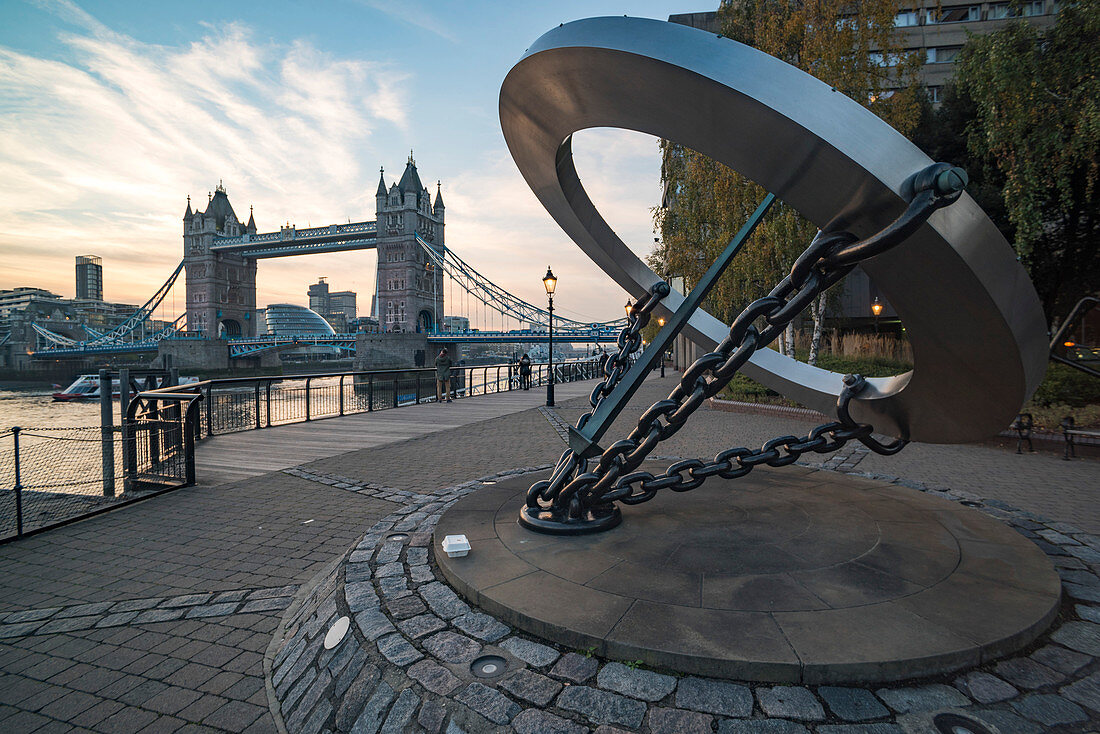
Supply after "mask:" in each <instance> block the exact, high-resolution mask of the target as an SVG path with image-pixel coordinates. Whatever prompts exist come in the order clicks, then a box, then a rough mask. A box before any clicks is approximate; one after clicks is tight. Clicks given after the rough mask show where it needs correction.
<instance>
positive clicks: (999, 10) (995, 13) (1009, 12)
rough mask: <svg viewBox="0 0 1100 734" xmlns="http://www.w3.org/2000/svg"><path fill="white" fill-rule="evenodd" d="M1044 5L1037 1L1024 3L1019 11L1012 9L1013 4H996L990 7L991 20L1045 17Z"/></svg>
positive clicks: (1039, 0)
mask: <svg viewBox="0 0 1100 734" xmlns="http://www.w3.org/2000/svg"><path fill="white" fill-rule="evenodd" d="M1044 5H1045V3H1043V2H1042V0H1037V1H1036V2H1028V3H1023V4H1022V5H1021V6H1020V9H1019V10H1017V9H1016V8H1014V7H1012V4H1011V3H995V4H993V5H990V6H989V18H990V20H1003V19H1004V18H1018V17H1020V16H1021V15H1022V16H1025V17H1031V16H1034V15H1043V11H1044V7H1043V6H1044ZM1055 12H1057V11H1055Z"/></svg>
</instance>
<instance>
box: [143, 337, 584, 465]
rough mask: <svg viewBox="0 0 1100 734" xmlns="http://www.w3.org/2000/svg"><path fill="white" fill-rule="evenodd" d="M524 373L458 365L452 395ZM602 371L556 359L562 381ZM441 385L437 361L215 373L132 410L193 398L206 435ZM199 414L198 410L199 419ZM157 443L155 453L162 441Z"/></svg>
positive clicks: (334, 413)
mask: <svg viewBox="0 0 1100 734" xmlns="http://www.w3.org/2000/svg"><path fill="white" fill-rule="evenodd" d="M533 367H534V368H535V369H534V371H533V374H532V383H533V384H535V385H544V384H546V381H547V380H548V379H549V370H548V364H547V363H545V362H541V363H536V364H535V365H533ZM518 373H519V370H518V367H517V365H516V364H514V363H509V362H496V363H491V364H484V365H464V366H459V367H453V368H452V378H451V388H450V389H451V395H452V396H453V397H470V396H473V395H476V394H485V393H493V392H506V391H510V390H515V389H518V388H519V387H520V383H519V380H518ZM599 374H600V360H599V359H598V358H595V357H593V358H589V359H583V360H577V361H571V362H555V363H554V381H555V382H570V381H574V380H582V379H590V378H594V377H597V376H599ZM349 377H350V378H351V379H348V378H349ZM425 382H427V386H425V384H424V383H425ZM318 383H320V384H318ZM435 386H436V380H435V369H434V368H433V367H413V368H404V369H389V370H387V369H377V370H354V371H350V372H320V373H305V374H297V375H256V376H251V377H227V378H214V379H209V380H203V381H201V382H192V383H188V384H186V385H172V386H166V387H162V388H156V389H150V390H144V391H142V392H140V393H138V394H136V395H135V396H134V399H133V401H131V403H130V406H128V411H127V412H128V415H129V413H130V412H131V411H132V410H136V406H137V404H138V403H139V402H140V403H143V404H146V405H150V407H151V410H150V413H149V416H150V420H152V421H154V422H155V421H156V420H158V419H159V417H160V416H159V413H158V409H157V401H159V400H163V401H166V402H179V403H184V402H185V401H190V402H188V403H187V413H188V416H189V417H188V425H189V432H190V433H191V434H192V435H193V436H194V438H196V439H201V438H203V437H204V436H211V435H215V434H224V433H233V432H237V431H245V430H254V429H262V428H270V427H272V426H276V425H285V424H288V423H297V422H307V421H313V420H316V419H319V418H329V417H338V416H343V415H348V414H353V413H366V412H373V411H375V410H383V409H387V408H397V407H401V406H404V405H413V404H419V403H423V402H433V401H435V400H436V399H437V396H436V393H435V390H433V389H432V388H434V387H435ZM200 398H201V399H202V400H203V402H204V405H203V406H202V409H201V410H199V409H198V408H197V407H196V406H195V405H194V403H195V402H197V400H198V399H200ZM191 414H194V423H193V424H192V423H191V422H190V416H191ZM175 417H176V418H180V417H182V416H175ZM152 448H153V454H155V453H156V451H155V449H156V446H155V445H154V446H153V447H152Z"/></svg>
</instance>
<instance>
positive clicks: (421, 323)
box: [416, 308, 435, 334]
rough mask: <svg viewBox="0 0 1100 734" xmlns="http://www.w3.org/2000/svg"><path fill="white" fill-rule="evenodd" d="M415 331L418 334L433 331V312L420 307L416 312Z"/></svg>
mask: <svg viewBox="0 0 1100 734" xmlns="http://www.w3.org/2000/svg"><path fill="white" fill-rule="evenodd" d="M416 331H417V333H418V334H430V333H432V332H434V331H435V314H433V313H432V312H431V310H430V309H427V308H425V309H421V311H420V313H419V314H417V316H416Z"/></svg>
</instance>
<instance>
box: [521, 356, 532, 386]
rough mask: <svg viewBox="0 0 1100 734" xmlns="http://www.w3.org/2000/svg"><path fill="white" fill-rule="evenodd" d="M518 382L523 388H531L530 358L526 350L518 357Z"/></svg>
mask: <svg viewBox="0 0 1100 734" xmlns="http://www.w3.org/2000/svg"><path fill="white" fill-rule="evenodd" d="M519 384H520V387H522V388H523V389H524V390H530V389H531V358H530V357H528V356H527V352H524V353H523V356H522V357H520V358H519Z"/></svg>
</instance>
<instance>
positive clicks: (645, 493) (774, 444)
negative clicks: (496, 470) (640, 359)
mask: <svg viewBox="0 0 1100 734" xmlns="http://www.w3.org/2000/svg"><path fill="white" fill-rule="evenodd" d="M957 170H958V169H952V168H951V167H950V166H948V165H946V164H942V163H941V164H935V165H933V166H930V167H929V168H928V169H926V170H924V171H922V172H920V173H919V174H918V175H917V176H916V177H914V188H915V192H914V196H913V198H912V200H911V201H910V204H909V207H908V208H907V209H906V211H905V212H904V213H903V214H902V215H901V216H900V217H898V219H897V220H895V221H894V222H893V223H892V224H890V225H889V226H888V227H886V228H885V229H884V230H882V231H881V232H878V233H876V234H874V235H872V236H871V237H868V238H867V239H865V240H859V238H857V237H855V236H854V235H852V234H851V233H849V232H834V233H822V232H818V234H817V236H816V237H814V239H813V241H812V242H811V243H810V245H809V246H808V247H807V248H806V250H805V251H804V252H803V253H802V254H801V255H800V256H799V257H798V258H797V259H796V260H795V263H794V265H793V266H792V268H791V272H790V274H788V275H787V276H786V277H785V278H783V280H781V281H780V282H779V283H778V284H776V286H775V287H774V288H773V289H772V290H771V292H770V293H769V294H768V295H767V296H765V297H763V298H760V299H757V300H756V301H753V302H752V303H750V304H749V305H748V306H747V307H746V308H745V309H744V310H743V311H742V312H741V313H740V314H739V315H738V316H737V318H736V319H734V321H733V323H732V324H731V325H730V329H729V333H728V335H727V336H726V337H725V338H724V339H723V340H722V342H721V343H719V344H718V346H717V348H716V349H715V351H714V352H711V353H709V354H705V355H703V356H702V357H700V358H699V359H698V360H696V361H695V363H694V364H692V365H691V366H690V367H688V368H687V369H686V370H685V371H684V373H683V375H682V376H681V378H680V382H679V384H678V385H677V386H676V387H675V388H674V389H673V390H672V392H671V393H670V394H669V396H668V398H667V399H665V400H660V401H657V402H656V403H654V404H653V405H652V406H650V407H649V408H648V409H647V410H645V411H644V412H643V413H642V415H641V417H640V418H639V419H638V424H637V426H636V427H635V428H634V430H633V431H631V433H630V435H629V436H627V437H626V438H625V439H622V440H620V441H617V442H615V443H614V444H612V445H611V446H609V447H608V448H607V449H606V450H605V451H604V453H603V454H602V455H601V456H600V458H599V461H598V462H597V465H596V467H595V468H594V469H593V470H592V471H589V470H588V463H589V462H588V460H587V459H582V458H580V457H579V456H577V455H576V453H574V452H573V451H572V450H571V449H570V450H567V451H565V453H563V454H562V455H561V458H560V459H559V460H558V464H557V467H556V469H555V471H554V473H553V475H552V476H551V478H550V479H549V480H545V481H541V482H538V483H536V484H534V485H532V486H531V488H530V490H528V493H527V507H528V508H530V509H532V510H538V509H540V508H541V509H546V510H551V511H552V512H553V514H554V515H555V516H556V517H557V518H558V520H559V521H561V522H568V521H570V520H577V519H579V518H581V517H582V516H583V515H584V513H585V512H586V511H591V510H593V509H597V510H603V511H607V510H610V509H611V507H612V506H613V505H612V503H614V502H622V503H624V504H627V505H636V504H640V503H642V502H646V501H647V500H650V499H652V498H653V497H654V496H655V495H656V494H657V492H658V491H659V490H661V489H670V490H672V491H674V492H686V491H688V490H691V489H695V488H696V487H698V486H699V485H701V484H702V483H703V482H704V481H705V480H706V479H707V478H708V477H712V476H719V477H722V478H723V479H734V478H737V477H743V476H745V475H746V474H748V473H749V472H751V471H752V470H753V468H755V467H757V466H759V465H761V464H767V465H769V466H777V467H778V466H786V465H788V464H792V463H794V462H795V461H797V460H798V459H799V458H800V457H801V456H802V455H803V454H805V453H809V452H814V453H821V454H825V453H831V452H833V451H836V450H837V449H839V448H841V447H842V446H844V445H845V444H846V443H847V442H848V441H852V440H858V441H860V442H862V443H864V444H865V445H866V446H867V447H868V448H870V449H871V450H872V451H875V452H877V453H881V454H893V453H897V452H898V451H900V450H901V449H902V448H903V447H904V446H905V445H906V443H908V442H907V441H906V440H905V439H897V440H895V441H892V442H890V443H882V442H880V441H878V440H877V439H874V438H872V437H871V433H872V430H873V429H872V427H871V426H870V425H868V424H865V423H864V424H861V423H856V422H855V421H854V420H853V419H852V418H851V416H850V414H849V403H850V402H851V400H852V399H853V398H854V397H856V396H857V395H858V394H859V393H860V392H861V391H862V390H863V388H864V387H865V385H866V381H865V380H864V378H863V377H861V376H859V375H847V376H845V378H844V385H845V387H844V389H843V390H842V391H841V394H840V396H839V398H838V400H837V416H838V418H839V420H836V421H832V422H829V423H825V424H823V425H820V426H817V427H816V428H814V429H813V430H812V431H810V432H809V433H808V434H807V435H806V436H801V437H799V436H779V437H777V438H773V439H771V440H770V441H768V442H766V443H765V444H764V445H763V446H762V447H761V448H759V449H757V450H752V449H748V448H746V447H742V446H738V447H734V448H730V449H726V450H725V451H721V452H719V453H718V454H717V455H715V457H714V458H713V459H712V460H711V461H709V462H704V461H703V460H701V459H687V460H685V461H679V462H677V463H675V464H672V465H671V466H669V467H668V469H667V470H666V471H665V472H664V474H662V475H660V476H655V475H653V474H651V473H650V472H647V471H636V470H637V468H638V466H639V465H640V464H641V463H642V462H643V461H644V460H645V458H646V456H648V455H649V454H650V452H652V451H653V449H654V448H655V447H656V446H657V444H659V443H660V442H661V441H664V440H665V439H667V438H669V437H670V436H672V435H673V434H675V433H676V432H677V431H678V430H680V428H682V427H683V425H684V424H685V423H686V422H687V419H688V418H689V417H690V416H691V414H692V413H694V412H695V411H696V410H697V409H698V408H699V406H701V405H702V404H703V403H704V402H705V401H706V400H707V399H709V398H711V397H713V396H714V395H715V394H717V393H718V391H719V390H721V389H722V388H723V387H725V386H726V385H727V384H728V383H729V381H730V380H731V379H732V378H733V376H734V375H735V374H737V372H738V371H740V369H741V368H742V367H743V366H744V365H745V363H746V362H748V361H749V359H750V358H751V357H752V355H753V353H754V352H756V350H758V349H761V348H764V347H766V346H767V345H768V344H770V343H771V342H772V341H774V340H775V339H776V338H777V337H778V336H779V334H780V333H782V331H783V330H784V329H785V328H786V327H787V325H788V324H790V322H791V321H792V320H794V319H795V317H797V316H798V314H800V313H801V312H802V311H803V310H805V308H806V307H807V306H809V304H810V303H812V302H813V301H814V299H816V298H817V297H818V296H820V295H821V293H823V292H824V291H825V290H827V289H828V288H829V287H831V286H832V285H833V284H835V283H836V282H838V281H839V280H841V279H842V278H844V276H846V275H847V274H848V273H849V272H850V271H851V270H852V269H853V268H854V267H855V266H856V265H858V264H859V263H860V262H862V261H863V260H865V259H867V258H869V257H873V256H875V255H878V254H881V253H882V252H885V251H886V250H888V249H889V248H891V247H895V246H897V245H899V244H900V243H901V242H903V241H905V239H907V238H908V237H909V236H910V235H911V234H912V233H913V232H915V231H916V229H917V228H918V227H919V226H920V225H921V224H923V223H924V222H925V221H926V220H927V219H928V217H929V216H930V215H931V214H932V212H934V211H935V210H936V209H939V208H941V207H943V206H947V205H949V204H951V203H952V202H954V201H955V200H957V199H958V197H959V196H960V195H961V193H962V188H961V186H956V185H954V184H953V182H951V181H950V180H949V179H950V177H949V176H946V175H941V174H946V172H949V171H957ZM957 178H959V179H961V181H962V184H963V185H965V174H962V175H961V176H958V177H957ZM661 286H663V288H662V287H661ZM668 292H669V287H668V285H667V284H666V283H657V284H655V285H654V286H653V287H652V288H651V289H650V291H649V293H648V294H647V295H646V297H644V298H641V299H639V301H638V303H637V304H636V305H635V307H634V309H633V310H632V312H631V314H630V318H629V322H628V324H627V326H626V328H624V329H623V331H622V333H621V334H620V335H619V340H618V346H619V352H618V353H617V354H616V355H614V356H613V357H611V358H609V359H608V360H607V363H606V364H605V365H604V374H605V375H606V379H605V380H603V381H602V382H601V383H600V384H599V385H597V386H596V388H595V389H594V390H593V391H592V395H591V398H590V401H589V402H590V403H591V405H592V408H593V410H595V409H596V408H597V407H599V404H600V402H601V401H602V400H604V399H605V398H607V396H608V395H610V394H611V392H612V390H614V388H615V386H616V385H617V384H618V383H619V381H620V380H621V379H622V377H623V375H624V374H626V371H627V369H628V368H629V366H630V364H631V355H632V354H633V353H634V352H635V351H637V349H638V348H639V347H640V345H641V330H642V329H643V328H644V327H645V326H646V324H647V323H648V322H649V314H650V312H651V311H652V310H653V308H654V307H655V306H656V305H657V303H658V302H659V301H660V300H661V299H662V298H664V296H665V295H667V294H668ZM760 319H763V326H762V327H761V328H757V326H756V322H757V321H758V320H760ZM591 415H592V413H591V412H589V413H585V414H584V415H583V416H581V418H580V420H579V421H578V422H577V428H578V429H580V428H583V427H584V425H585V423H587V422H588V419H589V418H590V417H591Z"/></svg>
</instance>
